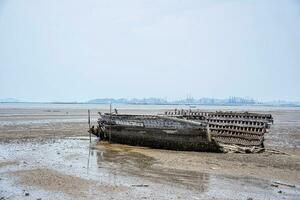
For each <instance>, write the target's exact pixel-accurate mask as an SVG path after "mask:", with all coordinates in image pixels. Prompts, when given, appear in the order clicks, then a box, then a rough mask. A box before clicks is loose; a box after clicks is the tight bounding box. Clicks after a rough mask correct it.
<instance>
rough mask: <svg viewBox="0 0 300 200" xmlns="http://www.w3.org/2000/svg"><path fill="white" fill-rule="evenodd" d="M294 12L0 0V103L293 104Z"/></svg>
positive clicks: (172, 1) (253, 4)
mask: <svg viewBox="0 0 300 200" xmlns="http://www.w3.org/2000/svg"><path fill="white" fill-rule="evenodd" d="M299 53H300V2H299V1H296V0H286V1H280V0H278V1H271V0H266V1H259V0H253V1H233V0H229V1H217V0H215V1H208V0H206V1H205V0H203V1H197V0H187V1H181V0H177V1H176V0H160V1H138V0H123V1H121V0H120V1H108V0H105V1H104V0H102V1H96V0H90V1H80V0H76V1H75V0H74V1H70V0H52V1H33V0H27V1H21V0H15V1H9V0H0V70H1V71H0V98H2V97H3V98H8V97H12V98H16V99H20V100H22V101H46V102H51V101H52V102H53V101H78V102H82V101H88V100H90V99H96V98H143V97H146V98H148V97H157V98H163V99H167V100H174V99H182V98H186V96H187V95H189V96H192V97H194V98H195V99H199V98H202V97H211V98H218V99H225V98H228V97H230V96H239V97H251V98H253V99H255V100H258V101H271V100H287V101H300V93H299V91H300V78H299V75H300V56H299V55H300V54H299Z"/></svg>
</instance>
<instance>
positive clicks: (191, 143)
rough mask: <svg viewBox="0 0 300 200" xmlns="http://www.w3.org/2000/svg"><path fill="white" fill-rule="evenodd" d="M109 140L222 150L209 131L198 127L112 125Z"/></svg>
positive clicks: (157, 146)
mask: <svg viewBox="0 0 300 200" xmlns="http://www.w3.org/2000/svg"><path fill="white" fill-rule="evenodd" d="M108 140H109V141H110V142H112V143H120V144H128V145H134V146H145V147H151V148H159V149H170V150H181V151H210V152H220V148H219V146H218V145H217V144H216V143H215V142H214V141H208V138H207V133H206V132H205V131H199V130H198V129H185V130H184V129H181V130H172V129H159V128H143V127H125V126H112V127H111V128H109V130H108Z"/></svg>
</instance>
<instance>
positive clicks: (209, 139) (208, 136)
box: [206, 124, 211, 142]
mask: <svg viewBox="0 0 300 200" xmlns="http://www.w3.org/2000/svg"><path fill="white" fill-rule="evenodd" d="M206 132H207V133H206V134H207V141H208V142H211V134H210V129H209V124H207V128H206Z"/></svg>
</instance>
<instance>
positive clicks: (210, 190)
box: [0, 137, 300, 199]
mask: <svg viewBox="0 0 300 200" xmlns="http://www.w3.org/2000/svg"><path fill="white" fill-rule="evenodd" d="M0 152H1V154H0V163H1V164H0V178H1V180H0V195H1V196H0V197H2V196H3V197H5V198H6V199H21V198H24V194H25V193H26V192H28V193H29V196H27V197H26V198H27V199H37V198H42V199H87V198H90V199H101V198H114V199H158V198H159V199H207V198H216V199H247V198H248V197H252V198H254V199H282V198H283V197H284V198H288V199H297V196H298V195H299V194H300V191H299V188H298V187H296V188H289V187H283V188H280V190H281V191H282V193H281V194H279V193H278V188H276V187H272V186H271V185H270V182H268V181H266V180H261V179H253V178H237V177H234V176H224V175H216V174H211V173H210V174H208V173H200V172H191V171H185V170H174V169H169V168H163V167H159V165H158V164H159V163H158V161H157V160H156V159H154V158H153V157H148V156H145V155H143V154H140V153H137V152H132V151H129V147H128V146H118V148H114V147H113V145H110V144H106V143H98V142H97V141H93V142H92V144H90V143H89V140H88V138H86V137H80V138H79V137H78V138H65V139H57V140H53V139H47V140H46V139H39V140H29V141H26V142H17V141H13V142H9V143H1V145H0ZM45 169H47V170H45ZM36 174H38V176H41V177H37V175H36ZM55 177H56V178H55ZM70 180H72V181H70ZM70 182H73V183H72V184H70ZM57 184H61V186H59V187H58V186H57ZM78 185H79V186H78ZM72 188H73V190H72ZM81 188H83V190H82V191H79V190H80V189H81ZM24 190H25V191H24ZM233 191H234V192H233ZM283 194H284V195H283Z"/></svg>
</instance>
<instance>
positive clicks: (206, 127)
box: [89, 109, 273, 153]
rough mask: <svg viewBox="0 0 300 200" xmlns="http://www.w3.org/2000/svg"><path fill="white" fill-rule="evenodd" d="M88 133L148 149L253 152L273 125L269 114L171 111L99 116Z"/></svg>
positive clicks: (262, 149) (258, 148) (257, 150)
mask: <svg viewBox="0 0 300 200" xmlns="http://www.w3.org/2000/svg"><path fill="white" fill-rule="evenodd" d="M99 115H100V117H99V119H98V125H97V126H96V128H95V127H94V126H93V127H91V128H90V130H89V132H90V133H91V134H94V135H95V136H97V137H98V138H99V139H100V140H107V141H109V142H111V143H121V144H128V145H136V146H145V147H152V148H161V149H171V150H181V151H207V152H241V153H257V152H261V151H264V135H265V133H267V132H268V130H269V129H270V125H271V124H272V123H273V117H272V115H270V114H260V113H250V112H228V111H226V112H222V111H215V112H203V111H200V110H191V109H190V110H177V109H175V110H172V111H170V110H169V111H166V112H165V113H163V114H157V115H133V114H118V112H117V110H115V112H114V113H112V112H110V113H104V114H102V113H99Z"/></svg>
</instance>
